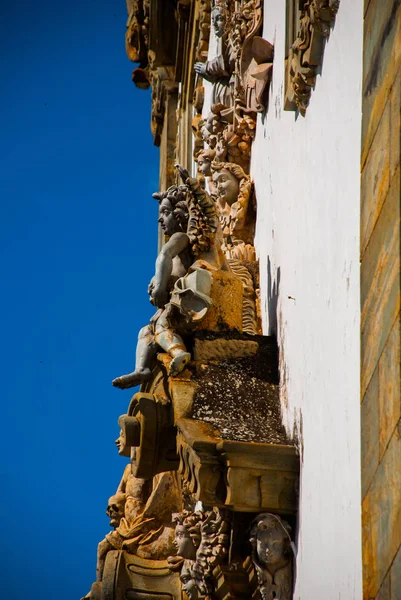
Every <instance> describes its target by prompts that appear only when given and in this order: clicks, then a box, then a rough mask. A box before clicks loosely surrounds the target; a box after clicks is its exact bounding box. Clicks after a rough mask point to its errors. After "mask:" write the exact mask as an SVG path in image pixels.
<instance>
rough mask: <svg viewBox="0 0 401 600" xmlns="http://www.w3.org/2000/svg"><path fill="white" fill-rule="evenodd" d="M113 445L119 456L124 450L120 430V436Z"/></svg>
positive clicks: (123, 438) (122, 433)
mask: <svg viewBox="0 0 401 600" xmlns="http://www.w3.org/2000/svg"><path fill="white" fill-rule="evenodd" d="M114 443H115V445H116V446H117V450H118V453H119V454H121V452H122V451H123V450H124V448H125V435H124V432H123V430H122V429H120V435H119V436H118V438H117V439H116V441H115V442H114Z"/></svg>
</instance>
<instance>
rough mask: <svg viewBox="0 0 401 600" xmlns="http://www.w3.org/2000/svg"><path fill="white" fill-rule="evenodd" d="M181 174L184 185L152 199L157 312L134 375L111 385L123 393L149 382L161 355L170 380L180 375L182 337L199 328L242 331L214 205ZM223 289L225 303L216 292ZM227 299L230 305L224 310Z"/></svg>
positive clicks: (184, 354)
mask: <svg viewBox="0 0 401 600" xmlns="http://www.w3.org/2000/svg"><path fill="white" fill-rule="evenodd" d="M179 172H180V174H181V176H182V178H183V180H184V181H185V184H184V185H181V186H171V187H170V188H169V189H168V190H167V191H166V192H162V193H156V194H154V197H155V198H156V199H157V200H158V201H159V223H160V225H161V227H162V229H163V231H164V233H165V235H166V236H167V237H168V241H167V242H166V244H165V245H164V246H163V248H162V249H161V251H160V254H159V256H158V258H157V261H156V272H155V275H154V277H153V278H152V280H151V282H150V284H149V289H148V291H149V295H150V300H151V302H152V304H154V305H155V306H156V307H157V309H158V310H157V312H156V314H155V315H154V317H153V318H152V319H151V322H150V324H149V325H147V326H145V327H144V328H142V329H141V331H140V332H139V336H138V344H137V350H136V365H135V371H133V372H132V373H129V374H128V375H123V376H121V377H117V378H116V379H114V381H113V385H114V386H115V387H119V388H121V389H124V388H130V387H133V386H135V385H138V384H141V383H144V382H145V381H148V380H149V379H151V377H152V371H151V368H152V365H153V363H154V359H155V357H156V354H157V352H160V351H164V352H166V353H167V354H168V355H169V356H170V357H171V362H170V364H169V367H168V370H169V374H170V375H177V374H178V373H180V372H181V371H182V370H183V369H184V367H185V365H186V363H187V362H188V361H189V360H190V358H191V354H190V353H189V352H188V351H187V348H186V346H185V343H184V340H183V335H185V334H188V333H190V332H193V331H194V330H196V329H199V327H200V326H202V327H205V328H206V329H208V328H209V329H215V328H218V327H220V328H221V327H223V328H224V327H228V328H239V329H241V321H239V319H238V317H239V311H240V312H242V285H241V282H240V280H239V279H238V278H237V277H236V276H235V275H234V274H232V273H231V272H230V270H229V267H228V264H227V262H226V258H225V256H224V254H223V251H222V247H221V246H222V235H221V230H220V224H219V219H218V216H217V214H216V207H215V203H214V202H213V200H212V199H211V198H210V196H209V194H208V193H207V192H206V191H205V190H204V189H203V188H201V187H200V185H199V183H198V182H197V180H196V179H192V178H190V177H189V175H188V172H187V171H186V170H185V169H182V168H181V167H179ZM223 288H224V291H225V294H226V296H225V298H223V297H222V296H221V295H220V294H221V291H220V292H219V290H222V289H223ZM227 294H228V296H227ZM230 294H231V298H232V300H233V304H232V305H231V306H230V307H228V306H227V303H226V301H227V298H229V297H230ZM213 297H214V300H213ZM235 306H236V307H237V310H233V309H234V307H235ZM218 323H219V325H218Z"/></svg>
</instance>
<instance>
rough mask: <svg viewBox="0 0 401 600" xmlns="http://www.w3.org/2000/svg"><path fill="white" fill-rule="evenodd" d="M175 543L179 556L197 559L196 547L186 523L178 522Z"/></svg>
mask: <svg viewBox="0 0 401 600" xmlns="http://www.w3.org/2000/svg"><path fill="white" fill-rule="evenodd" d="M174 545H175V547H176V548H177V555H178V556H182V557H183V558H186V559H190V560H195V558H196V548H195V545H194V543H193V541H192V539H191V536H190V535H189V531H188V529H187V528H186V527H185V525H181V524H179V523H177V525H176V528H175V539H174Z"/></svg>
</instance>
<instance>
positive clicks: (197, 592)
mask: <svg viewBox="0 0 401 600" xmlns="http://www.w3.org/2000/svg"><path fill="white" fill-rule="evenodd" d="M173 521H174V522H175V523H176V529H175V546H176V548H177V556H172V557H169V558H168V561H169V563H170V569H171V570H174V571H180V580H181V583H182V590H183V591H185V592H186V594H187V596H188V598H189V600H197V599H198V598H207V597H209V595H210V594H211V593H212V591H213V579H212V572H213V569H214V567H215V566H216V565H217V564H219V563H221V562H222V561H223V560H224V558H225V556H226V554H227V546H228V540H229V538H228V535H227V531H228V528H229V525H228V522H227V521H226V520H225V519H224V518H223V516H222V514H221V512H220V511H219V510H218V509H214V510H211V511H206V512H201V511H198V512H195V513H191V512H189V511H184V512H182V513H180V514H177V515H173Z"/></svg>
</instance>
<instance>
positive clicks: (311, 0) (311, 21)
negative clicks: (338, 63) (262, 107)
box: [284, 0, 340, 115]
mask: <svg viewBox="0 0 401 600" xmlns="http://www.w3.org/2000/svg"><path fill="white" fill-rule="evenodd" d="M300 5H301V17H300V22H299V31H298V35H297V38H296V40H295V42H294V43H293V44H292V47H291V50H290V54H289V57H288V61H287V84H286V85H287V89H286V97H285V104H284V109H285V110H299V112H300V113H301V115H305V112H306V109H307V107H308V104H309V100H310V97H311V93H312V88H314V87H315V83H316V73H317V68H318V67H319V66H320V64H321V62H322V58H323V51H324V42H325V39H327V38H328V37H329V35H330V30H331V27H332V26H333V24H334V20H335V17H336V14H337V11H338V8H339V5H340V0H303V1H301V2H300Z"/></svg>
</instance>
